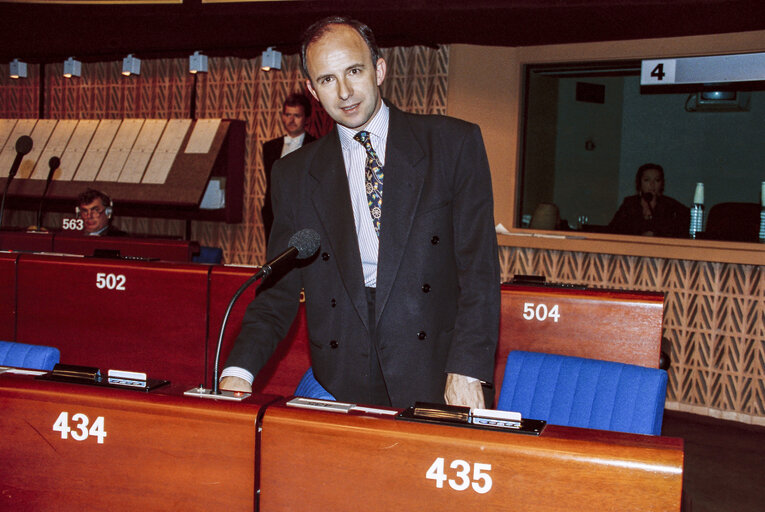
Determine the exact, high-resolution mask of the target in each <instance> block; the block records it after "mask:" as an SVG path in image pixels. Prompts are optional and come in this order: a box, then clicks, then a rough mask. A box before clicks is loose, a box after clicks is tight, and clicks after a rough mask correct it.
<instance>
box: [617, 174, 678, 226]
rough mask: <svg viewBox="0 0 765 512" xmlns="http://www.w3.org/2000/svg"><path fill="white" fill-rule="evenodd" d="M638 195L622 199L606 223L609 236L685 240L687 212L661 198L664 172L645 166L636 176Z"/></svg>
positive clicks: (672, 201)
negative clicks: (619, 235) (614, 213)
mask: <svg viewBox="0 0 765 512" xmlns="http://www.w3.org/2000/svg"><path fill="white" fill-rule="evenodd" d="M635 190H636V191H637V194H635V195H634V196H629V197H625V198H624V201H623V202H622V205H621V206H620V207H619V210H618V211H617V212H616V215H614V218H613V219H612V220H611V222H610V223H609V224H608V229H609V231H610V232H612V233H619V234H623V235H643V236H666V237H674V238H679V237H687V236H688V227H689V223H690V210H689V209H688V208H687V207H686V206H685V205H683V204H682V203H680V202H679V201H677V200H675V199H672V198H671V197H668V196H665V195H664V169H663V168H662V166H661V165H659V164H653V163H646V164H643V165H641V166H640V168H638V171H637V174H636V175H635Z"/></svg>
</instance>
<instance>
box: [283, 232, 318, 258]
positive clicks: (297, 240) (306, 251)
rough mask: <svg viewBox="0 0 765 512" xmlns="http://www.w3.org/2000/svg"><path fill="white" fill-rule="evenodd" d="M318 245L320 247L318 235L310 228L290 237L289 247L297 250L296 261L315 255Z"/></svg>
mask: <svg viewBox="0 0 765 512" xmlns="http://www.w3.org/2000/svg"><path fill="white" fill-rule="evenodd" d="M319 245H321V237H320V236H319V233H317V232H316V231H314V230H313V229H310V228H306V229H301V230H300V231H298V232H297V233H295V234H294V235H292V238H290V241H289V247H294V248H295V249H297V250H298V255H297V259H299V260H304V259H306V258H310V257H311V256H313V255H314V254H316V251H317V250H319Z"/></svg>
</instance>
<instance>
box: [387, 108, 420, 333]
mask: <svg viewBox="0 0 765 512" xmlns="http://www.w3.org/2000/svg"><path fill="white" fill-rule="evenodd" d="M424 158H425V152H424V151H423V149H422V147H421V146H420V144H419V143H418V139H417V137H416V134H415V133H414V132H413V130H412V128H411V126H410V125H409V123H408V121H407V119H406V116H405V114H404V113H403V112H401V111H400V110H398V109H397V108H395V107H393V106H390V123H389V126H388V142H387V146H386V154H385V166H384V173H385V178H384V181H383V209H382V212H383V213H382V220H381V227H380V252H379V256H378V262H377V292H376V304H375V323H376V322H377V321H379V319H380V315H381V312H382V310H383V308H384V307H385V304H386V303H387V301H388V297H389V295H390V291H391V288H392V287H393V282H394V281H395V279H396V274H397V273H398V269H399V267H400V265H401V262H402V261H401V260H402V258H403V255H404V250H405V249H406V246H407V241H408V240H409V232H410V231H411V228H412V222H413V221H414V213H415V211H416V210H417V204H418V202H419V198H420V193H421V191H422V186H423V183H424V181H425V168H424V163H425V160H424Z"/></svg>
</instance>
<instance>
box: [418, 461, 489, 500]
mask: <svg viewBox="0 0 765 512" xmlns="http://www.w3.org/2000/svg"><path fill="white" fill-rule="evenodd" d="M470 469H471V466H470V463H469V462H465V461H464V460H459V459H457V460H453V461H452V462H451V464H449V471H447V470H446V461H445V460H444V458H443V457H438V458H437V459H436V460H435V461H433V464H431V465H430V467H429V468H428V470H427V471H426V472H425V478H427V479H428V480H435V482H436V488H437V489H443V487H444V482H447V483H448V484H449V487H451V488H452V489H454V490H455V491H465V490H467V489H469V488H472V489H473V491H475V492H477V493H478V494H486V493H487V492H489V491H490V490H491V486H492V484H493V482H492V480H491V475H490V474H489V471H491V464H485V463H482V462H476V463H475V464H473V466H472V469H473V472H472V478H471V476H470ZM450 477H451V478H450Z"/></svg>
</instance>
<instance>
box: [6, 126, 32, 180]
mask: <svg viewBox="0 0 765 512" xmlns="http://www.w3.org/2000/svg"><path fill="white" fill-rule="evenodd" d="M33 145H34V141H33V140H32V137H30V136H29V135H22V136H21V137H19V138H18V139H16V158H14V159H13V163H12V164H11V170H10V171H8V181H9V182H10V181H11V180H12V179H13V178H14V177H15V176H16V172H18V170H19V167H20V166H21V160H22V158H24V155H26V154H27V153H29V152H30V151H32V146H33Z"/></svg>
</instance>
